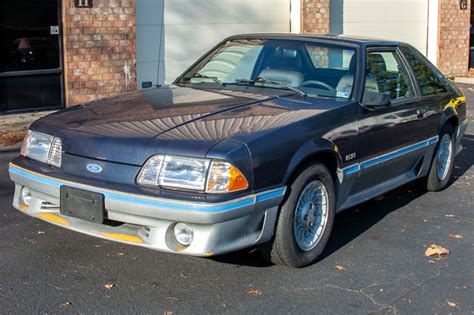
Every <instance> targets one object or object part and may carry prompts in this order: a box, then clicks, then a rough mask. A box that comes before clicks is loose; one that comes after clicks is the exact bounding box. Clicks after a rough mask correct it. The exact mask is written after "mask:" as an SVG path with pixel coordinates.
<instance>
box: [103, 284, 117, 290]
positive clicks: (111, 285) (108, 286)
mask: <svg viewBox="0 0 474 315" xmlns="http://www.w3.org/2000/svg"><path fill="white" fill-rule="evenodd" d="M113 287H115V284H114V283H106V284H104V288H106V289H109V290H110V289H112V288H113Z"/></svg>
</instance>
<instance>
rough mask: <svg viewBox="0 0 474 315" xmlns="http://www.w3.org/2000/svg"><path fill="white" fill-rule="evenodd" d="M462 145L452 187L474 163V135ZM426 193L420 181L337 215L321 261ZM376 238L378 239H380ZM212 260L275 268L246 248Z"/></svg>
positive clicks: (468, 136)
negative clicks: (420, 185)
mask: <svg viewBox="0 0 474 315" xmlns="http://www.w3.org/2000/svg"><path fill="white" fill-rule="evenodd" d="M462 145H463V150H462V152H461V153H460V154H459V155H458V156H457V157H456V162H455V168H454V171H453V179H452V181H451V183H450V186H451V185H452V184H453V183H456V182H457V181H458V180H459V179H460V178H462V176H463V175H464V174H465V173H466V172H467V171H468V170H469V169H470V168H471V167H472V165H473V163H474V135H468V134H466V135H465V136H464V138H463V141H462ZM425 193H426V191H425V190H423V189H422V188H420V187H419V186H418V185H417V183H416V182H413V183H409V184H406V185H404V186H402V187H399V188H397V189H395V190H393V191H390V192H388V193H386V194H385V195H384V196H383V197H382V198H377V199H372V200H369V201H367V202H364V203H362V204H360V205H358V206H356V207H353V208H350V209H347V210H345V211H343V212H341V213H339V214H337V215H336V220H335V224H334V227H333V231H332V236H331V238H330V239H329V242H328V244H327V245H326V249H325V250H324V252H323V254H322V256H321V257H320V259H319V261H322V260H324V259H325V258H327V257H328V256H330V255H331V254H333V253H334V252H336V251H338V250H339V249H341V248H343V247H344V246H346V245H347V244H348V243H349V242H351V241H353V240H355V239H356V238H357V237H359V235H361V234H362V233H364V232H365V231H367V230H369V229H370V228H371V227H372V226H373V225H375V224H377V223H378V222H380V221H381V220H383V219H384V218H385V216H387V215H388V214H390V213H391V212H393V211H396V210H398V209H400V208H402V207H404V206H406V205H407V204H409V203H410V202H412V201H413V200H415V199H417V198H419V197H421V196H423V195H424V194H425ZM373 237H375V238H376V237H377V236H373ZM212 259H213V260H215V261H218V262H223V263H228V264H234V265H237V266H252V267H270V266H272V264H270V263H268V262H266V261H264V260H263V259H262V258H261V256H260V255H259V253H258V250H255V249H246V250H242V251H238V252H234V253H230V254H226V255H221V256H216V257H213V258H212Z"/></svg>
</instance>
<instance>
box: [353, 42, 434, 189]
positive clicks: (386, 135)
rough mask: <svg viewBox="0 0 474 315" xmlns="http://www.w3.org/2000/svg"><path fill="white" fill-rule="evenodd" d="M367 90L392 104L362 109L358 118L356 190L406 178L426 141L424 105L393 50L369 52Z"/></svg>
mask: <svg viewBox="0 0 474 315" xmlns="http://www.w3.org/2000/svg"><path fill="white" fill-rule="evenodd" d="M365 89H366V91H372V92H379V93H386V94H389V95H390V98H391V99H392V105H390V106H388V107H384V108H377V109H368V108H362V107H361V110H360V115H359V132H360V137H359V139H360V152H359V158H360V159H359V161H361V164H360V166H361V171H360V176H359V178H358V181H357V185H356V186H357V187H356V190H357V191H363V190H366V189H368V188H373V187H374V186H376V185H378V184H381V183H387V181H389V180H391V179H394V178H397V177H403V176H408V175H409V172H410V171H411V170H414V169H415V167H416V165H417V163H418V161H420V159H421V157H422V154H423V152H424V148H423V147H422V146H420V145H417V144H418V143H419V142H420V141H422V140H425V135H426V132H424V129H425V128H426V125H425V120H424V112H425V106H424V105H422V102H420V97H419V93H418V92H417V89H416V86H415V84H414V82H413V79H412V77H411V76H410V74H409V71H407V67H406V65H405V64H404V62H403V59H402V57H401V55H400V54H399V52H398V50H397V49H395V48H387V49H377V50H369V51H368V53H367V79H366V88H365Z"/></svg>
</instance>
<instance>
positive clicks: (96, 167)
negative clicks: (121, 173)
mask: <svg viewBox="0 0 474 315" xmlns="http://www.w3.org/2000/svg"><path fill="white" fill-rule="evenodd" d="M86 168H87V170H88V171H89V172H91V173H96V174H97V173H100V172H102V166H100V165H98V164H87V166H86Z"/></svg>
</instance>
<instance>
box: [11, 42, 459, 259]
mask: <svg viewBox="0 0 474 315" xmlns="http://www.w3.org/2000/svg"><path fill="white" fill-rule="evenodd" d="M466 126H467V120H466V105H465V99H464V96H463V95H462V93H461V92H460V91H459V90H458V89H457V87H456V86H455V85H454V84H453V83H451V82H450V81H448V80H446V79H445V78H444V77H443V75H442V74H441V73H440V72H439V71H438V70H437V69H436V68H435V67H434V66H433V65H431V64H430V63H429V62H428V61H427V60H426V59H425V58H424V57H423V56H422V55H421V54H420V53H419V52H417V51H416V50H415V49H414V48H412V47H411V46H409V45H407V44H403V43H399V42H389V41H378V40H368V39H357V38H347V37H331V36H320V37H316V36H298V35H241V36H234V37H231V38H228V39H227V40H225V41H223V42H222V43H221V44H219V45H218V46H216V47H215V48H214V49H212V50H211V51H210V52H209V53H208V54H206V55H205V56H204V57H202V58H201V59H200V60H198V61H197V62H196V63H195V64H194V65H193V66H192V67H191V68H189V69H188V70H187V71H186V72H185V73H184V74H183V75H182V76H180V77H179V78H178V79H177V80H176V81H175V82H174V84H173V85H170V86H164V87H159V88H155V89H149V90H145V91H140V92H136V93H130V94H127V95H124V96H119V97H115V98H109V99H105V100H100V101H96V102H92V103H89V104H85V105H78V106H74V107H72V108H69V109H66V110H64V111H61V112H57V113H54V114H52V115H49V116H47V117H45V118H43V119H40V120H39V121H37V122H35V123H34V124H33V125H32V126H31V129H30V131H29V132H28V135H27V136H26V137H25V140H24V142H23V146H22V150H21V156H20V157H19V158H17V159H16V160H14V161H13V162H12V163H11V164H10V176H11V179H12V180H13V181H14V182H15V184H16V189H15V196H14V200H13V205H14V206H15V207H16V208H17V209H19V210H20V211H23V212H24V213H25V214H28V215H31V216H33V217H37V218H40V219H42V220H45V221H48V222H50V223H53V224H56V225H60V226H63V227H66V228H69V229H72V230H75V231H79V232H82V233H86V234H89V235H93V236H97V237H101V238H106V239H110V240H116V241H121V242H125V243H129V244H135V245H139V246H144V247H149V248H152V249H156V250H161V251H166V252H173V253H182V254H189V255H197V256H211V255H217V254H222V253H226V252H230V251H234V250H238V249H241V248H245V247H251V246H255V245H259V246H260V249H261V252H262V254H263V255H264V257H266V258H267V259H270V260H271V261H272V262H274V263H279V264H285V265H288V266H294V267H301V266H305V265H308V264H310V263H312V262H314V261H315V260H316V259H317V258H318V256H319V255H320V254H321V252H322V251H323V249H324V246H325V245H326V243H327V241H328V238H329V235H330V233H331V229H332V226H333V222H334V215H335V214H336V212H338V211H341V210H344V209H346V208H349V207H351V206H354V205H356V204H359V203H361V202H364V201H366V200H369V199H371V198H374V197H376V196H378V195H380V194H382V193H384V192H386V191H389V190H391V189H393V188H395V187H398V186H400V185H403V184H405V183H407V182H409V181H413V180H415V179H418V180H419V181H420V183H421V184H423V185H424V186H425V187H426V189H428V190H431V191H437V190H441V189H443V188H444V187H446V185H447V184H448V181H449V180H450V177H451V171H452V169H453V163H454V157H455V156H456V154H457V153H458V152H459V151H460V148H461V147H460V141H461V137H462V136H463V134H464V132H465V130H466Z"/></svg>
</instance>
